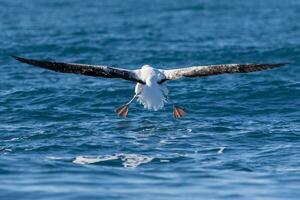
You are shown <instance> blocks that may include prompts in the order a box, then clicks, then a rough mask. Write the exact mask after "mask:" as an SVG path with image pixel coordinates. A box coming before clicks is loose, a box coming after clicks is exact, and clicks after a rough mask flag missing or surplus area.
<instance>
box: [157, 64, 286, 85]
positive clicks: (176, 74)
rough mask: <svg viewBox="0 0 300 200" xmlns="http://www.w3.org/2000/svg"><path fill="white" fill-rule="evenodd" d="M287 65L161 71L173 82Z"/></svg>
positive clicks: (226, 65)
mask: <svg viewBox="0 0 300 200" xmlns="http://www.w3.org/2000/svg"><path fill="white" fill-rule="evenodd" d="M285 64H288V63H275V64H224V65H211V66H196V67H187V68H180V69H171V70H162V71H163V74H164V75H165V79H162V80H161V81H160V82H161V83H162V82H164V81H167V80H175V79H178V78H181V77H201V76H211V75H218V74H225V73H248V72H255V71H261V70H267V69H272V68H276V67H280V66H283V65H285Z"/></svg>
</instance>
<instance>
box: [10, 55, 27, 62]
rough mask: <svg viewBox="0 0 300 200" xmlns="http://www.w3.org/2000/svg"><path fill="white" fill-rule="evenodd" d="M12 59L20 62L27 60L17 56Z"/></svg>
mask: <svg viewBox="0 0 300 200" xmlns="http://www.w3.org/2000/svg"><path fill="white" fill-rule="evenodd" d="M11 57H12V58H14V59H16V60H18V61H20V62H25V61H26V60H27V59H26V58H22V57H19V56H15V55H11Z"/></svg>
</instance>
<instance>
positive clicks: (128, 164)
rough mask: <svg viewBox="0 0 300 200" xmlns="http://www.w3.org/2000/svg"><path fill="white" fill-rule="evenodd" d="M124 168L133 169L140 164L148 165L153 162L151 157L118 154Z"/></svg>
mask: <svg viewBox="0 0 300 200" xmlns="http://www.w3.org/2000/svg"><path fill="white" fill-rule="evenodd" d="M120 156H121V157H122V158H121V159H122V161H123V166H124V167H125V168H135V167H137V166H139V165H140V164H144V163H148V162H151V161H152V160H153V157H148V156H144V155H137V154H120Z"/></svg>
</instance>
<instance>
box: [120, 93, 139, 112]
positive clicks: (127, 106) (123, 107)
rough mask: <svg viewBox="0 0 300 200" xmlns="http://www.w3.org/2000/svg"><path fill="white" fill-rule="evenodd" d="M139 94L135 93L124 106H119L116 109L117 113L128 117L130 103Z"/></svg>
mask: <svg viewBox="0 0 300 200" xmlns="http://www.w3.org/2000/svg"><path fill="white" fill-rule="evenodd" d="M137 96H138V94H135V95H134V96H133V97H132V99H131V100H130V101H129V102H128V103H126V104H124V105H123V106H121V107H119V108H117V109H116V113H117V114H118V115H119V116H120V117H127V115H128V108H129V105H130V104H131V103H132V101H133V100H134V99H135V98H136V97H137Z"/></svg>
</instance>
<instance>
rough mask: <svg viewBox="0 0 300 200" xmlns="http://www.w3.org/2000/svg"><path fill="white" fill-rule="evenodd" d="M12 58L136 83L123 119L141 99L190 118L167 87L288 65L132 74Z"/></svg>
mask: <svg viewBox="0 0 300 200" xmlns="http://www.w3.org/2000/svg"><path fill="white" fill-rule="evenodd" d="M12 57H14V58H15V59H16V60H18V61H20V62H23V63H27V64H30V65H34V66H38V67H41V68H45V69H48V70H53V71H56V72H62V73H75V74H82V75H86V76H96V77H104V78H122V79H125V80H128V81H132V82H136V86H135V95H134V96H133V97H132V99H131V100H130V101H128V102H127V103H126V104H124V105H122V106H121V107H119V108H117V109H116V113H117V114H118V115H119V116H122V117H127V115H128V109H129V105H130V104H131V103H132V102H133V100H135V99H137V101H138V102H140V103H141V104H142V105H143V106H144V108H145V109H149V110H155V111H157V110H160V109H162V108H163V107H164V105H165V103H167V102H169V103H172V104H173V116H174V118H180V117H183V116H184V115H185V114H186V112H185V110H184V109H183V108H182V107H179V106H177V105H175V104H174V103H173V101H172V100H171V98H170V96H169V91H168V89H167V87H166V85H165V83H166V82H167V81H170V80H176V79H179V78H182V77H204V76H211V75H219V74H227V73H248V72H255V71H261V70H267V69H272V68H276V67H280V66H283V65H285V64H287V63H274V64H222V65H210V66H194V67H186V68H178V69H168V70H165V69H156V68H153V67H152V66H150V65H144V66H142V68H140V69H136V70H128V69H121V68H115V67H109V66H103V65H88V64H76V63H64V62H55V61H47V60H35V59H28V58H22V57H18V56H12Z"/></svg>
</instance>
